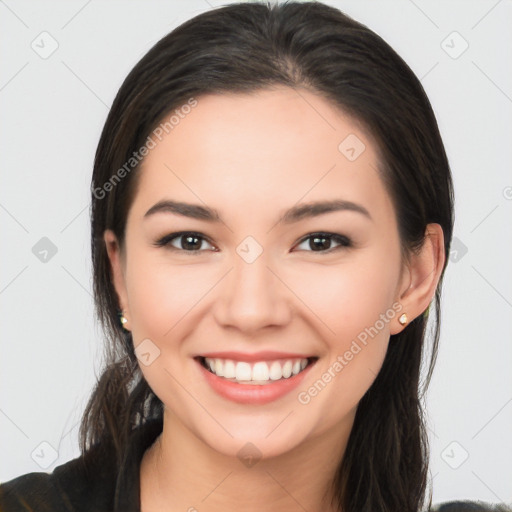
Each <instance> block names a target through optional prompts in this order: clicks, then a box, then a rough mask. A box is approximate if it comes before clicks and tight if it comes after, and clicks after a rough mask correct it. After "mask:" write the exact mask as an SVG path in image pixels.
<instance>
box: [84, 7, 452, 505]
mask: <svg viewBox="0 0 512 512" xmlns="http://www.w3.org/2000/svg"><path fill="white" fill-rule="evenodd" d="M275 85H285V86H288V87H292V88H296V89H297V90H298V89H299V88H306V89H308V90H310V91H312V92H314V93H316V94H319V95H321V96H323V97H324V98H326V99H327V100H329V101H330V102H331V103H332V104H333V105H335V106H337V107H340V108H341V109H342V110H343V111H344V112H346V113H347V114H349V115H351V116H353V117H354V118H355V119H357V120H358V121H359V122H361V123H362V124H363V125H364V127H365V128H366V129H367V130H368V131H369V132H370V133H371V134H372V136H373V138H374V139H375V141H376V143H377V145H378V149H379V152H380V155H381V162H380V167H381V172H382V176H383V179H384V182H385V184H386V187H387V190H388V192H389V194H390V196H391V198H392V200H393V203H394V207H395V211H396V215H397V222H398V227H399V234H400V239H401V245H402V249H403V251H404V252H405V253H410V251H414V250H415V249H417V248H418V247H420V246H421V244H422V243H423V240H424V234H425V228H426V226H427V224H428V223H439V224H440V225H441V227H442V229H443V232H444V237H445V251H446V252H445V255H446V261H448V255H449V251H450V242H451V237H452V229H453V189H452V180H451V174H450V168H449V164H448V160H447V157H446V153H445V150H444V147H443V143H442V140H441V136H440V134H439V129H438V126H437V122H436V119H435V116H434V113H433V111H432V108H431V105H430V102H429V100H428V98H427V96H426V94H425V92H424V90H423V88H422V86H421V84H420V82H419V80H418V79H417V77H416V76H415V75H414V73H413V72H412V71H411V69H410V68H409V67H408V66H407V64H406V63H405V62H404V61H403V60H402V59H401V58H400V57H399V56H398V55H397V54H396V53H395V51H394V50H393V49H392V48H391V47H390V46H389V45H388V44H387V43H386V42H385V41H383V40H382V39H381V38H380V37H379V36H378V35H377V34H375V33H374V32H372V31H371V30H370V29H368V28H367V27H366V26H364V25H362V24H361V23H358V22H356V21H354V20H353V19H351V18H350V17H348V16H346V15H345V14H343V13H342V12H340V11H339V10H337V9H335V8H333V7H329V6H326V5H324V4H321V3H319V2H288V3H283V4H274V5H270V4H269V5H265V4H262V3H246V2H244V3H239V4H231V5H229V6H225V7H221V8H217V9H213V10H210V11H208V12H205V13H204V14H201V15H199V16H196V17H195V18H193V19H191V20H189V21H187V22H185V23H183V24H182V25H180V26H179V27H178V28H176V29H175V30H173V31H172V32H171V33H169V34H168V35H166V36H165V37H164V38H163V39H161V40H160V41H159V42H158V43H157V44H155V46H154V47H153V48H151V50H150V51H149V52H148V53H147V54H146V55H145V56H144V57H143V58H142V59H141V60H140V62H138V63H137V65H136V66H135V67H134V68H133V70H132V71H131V72H130V73H129V75H128V76H127V78H126V79H125V81H124V82H123V84H122V86H121V88H120V90H119V92H118V94H117V96H116V98H115V100H114V102H113V105H112V108H111V110H110V113H109V115H108V118H107V120H106V123H105V126H104V128H103V131H102V134H101V138H100V140H99V144H98V148H97V152H96V156H95V162H94V171H93V176H92V205H91V227H92V240H91V249H92V262H93V272H94V296H95V302H96V311H97V315H98V318H99V320H100V321H101V323H102V325H103V327H104V331H105V334H106V337H107V341H108V342H107V343H106V344H105V358H106V361H105V368H104V370H103V372H102V374H101V376H100V378H99V379H98V383H97V386H96V387H95V389H94V391H93V393H92V396H91V398H90V401H89V403H88V405H87V407H86V410H85V412H84V415H83V419H82V424H81V427H80V443H81V449H82V452H83V453H85V452H86V451H87V450H88V449H90V447H91V446H93V445H95V444H97V443H110V444H111V445H113V446H114V448H115V451H116V453H117V457H118V461H119V462H120V461H121V460H122V458H123V455H124V454H125V452H126V449H127V442H128V441H127V440H128V436H129V434H130V432H131V431H132V429H133V428H135V427H136V426H138V425H141V424H143V423H145V422H147V421H148V420H151V419H154V418H155V419H158V418H161V417H162V412H163V406H162V402H161V401H160V400H159V399H158V397H156V396H155V394H154V393H153V392H152V390H151V389H150V387H149V386H148V384H147V383H146V381H145V380H144V378H143V377H142V374H141V371H140V369H139V366H138V363H137V359H136V356H135V354H134V350H133V344H132V338H131V334H130V333H128V332H126V331H124V330H123V329H122V327H121V325H120V323H119V303H118V297H117V295H116V292H115V289H114V287H113V285H112V281H111V273H110V272H111V271H110V264H109V260H108V257H107V253H106V248H105V243H104V241H103V233H104V231H105V230H106V229H112V230H113V231H114V233H115V234H116V236H117V237H118V240H120V242H121V244H122V243H123V240H124V230H125V224H126V218H127V213H128V209H129V208H130V205H131V202H132V199H133V197H134V193H135V191H136V184H137V176H138V169H139V165H138V164H137V163H136V162H135V163H134V162H133V161H131V160H130V159H131V158H132V157H133V154H134V152H137V150H138V149H139V148H141V147H142V146H143V145H144V144H145V143H146V142H147V138H148V136H149V135H150V134H151V133H152V131H153V130H154V129H155V127H156V126H158V124H159V123H160V121H161V120H162V119H163V118H164V116H166V115H169V114H170V113H171V112H172V111H173V110H174V109H177V108H179V107H180V106H181V105H184V104H186V103H187V102H188V101H190V99H191V98H199V97H200V96H201V95H203V94H208V93H221V92H233V93H238V92H246V93H250V92H253V91H257V90H261V89H264V88H268V87H272V86H275ZM127 162H131V164H130V166H131V167H130V166H128V167H127V166H126V164H127ZM123 166H124V169H125V172H124V173H120V172H119V170H120V169H121V168H123ZM121 175H122V176H121ZM107 183H110V186H106V184H107ZM443 275H444V269H443V273H442V275H441V281H440V282H439V286H438V289H437V291H436V294H435V298H434V301H433V302H434V304H433V307H430V308H429V309H430V319H429V326H430V332H429V334H430V336H427V335H426V334H427V333H426V326H427V315H428V311H427V312H425V314H424V315H420V316H418V317H417V318H415V319H414V320H413V321H412V322H411V323H410V324H409V325H408V326H407V327H406V328H405V329H404V330H403V331H402V332H401V333H399V334H397V335H393V336H391V339H390V342H389V348H388V351H387V355H386V357H385V361H384V363H383V366H382V369H381V371H380V373H379V374H378V376H377V378H376V379H375V381H374V382H373V384H372V386H371V387H370V389H369V390H368V391H367V393H366V394H365V395H364V397H363V398H362V400H361V401H360V403H359V406H358V409H357V414H356V418H355V422H354V425H353V429H352V432H351V434H350V438H349V442H348V446H347V449H346V453H345V455H344V458H343V460H342V461H340V463H339V468H338V471H337V473H336V478H335V482H334V493H335V496H336V499H337V505H338V506H339V508H340V509H341V508H343V511H344V512H377V511H383V512H384V511H389V512H391V511H393V512H396V511H401V512H406V511H407V512H416V511H418V510H420V509H421V507H422V506H423V504H424V501H425V495H426V484H427V468H428V444H427V435H426V427H425V423H424V418H423V408H422V398H423V394H424V391H425V389H426V387H427V386H428V383H429V381H430V378H431V375H432V370H433V367H434V363H435V358H436V354H437V345H438V340H439V322H440V291H441V282H442V276H443ZM427 341H428V342H429V343H427ZM422 360H423V361H424V362H425V363H426V368H427V371H426V373H425V379H424V381H423V382H420V375H421V366H422Z"/></svg>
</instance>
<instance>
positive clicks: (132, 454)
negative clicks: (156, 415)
mask: <svg viewBox="0 0 512 512" xmlns="http://www.w3.org/2000/svg"><path fill="white" fill-rule="evenodd" d="M162 427H163V423H162V420H161V419H160V420H152V421H149V422H147V423H146V424H144V425H143V426H141V427H138V428H137V429H135V430H134V431H133V433H132V436H131V438H130V444H129V449H128V453H127V455H126V457H125V460H124V462H123V463H122V464H121V467H120V468H118V467H116V466H117V465H116V462H115V455H114V450H113V448H112V447H110V448H108V447H105V446H95V447H94V448H92V449H91V450H90V451H89V452H88V453H87V454H86V455H85V458H84V457H77V458H76V459H73V460H70V461H69V462H66V463H65V464H62V465H61V466H57V467H56V468H55V469H54V470H53V473H51V474H48V473H42V472H39V473H28V474H26V475H22V476H19V477H17V478H14V479H13V480H9V481H8V482H5V483H3V484H1V485H0V512H140V474H139V471H140V463H141V461H142V457H143V455H144V452H145V451H146V450H147V449H148V448H149V447H150V446H151V445H152V444H153V442H154V441H155V440H156V438H157V437H158V435H159V434H160V433H161V432H162ZM84 462H85V463H84ZM438 507H439V508H438ZM486 510H494V509H492V508H487V507H486V506H485V504H484V503H476V502H450V503H444V504H442V505H438V506H437V507H434V508H433V509H431V512H434V511H439V512H444V511H446V512H448V511H450V512H451V511H453V512H469V511H486ZM496 510H510V509H509V508H500V509H496Z"/></svg>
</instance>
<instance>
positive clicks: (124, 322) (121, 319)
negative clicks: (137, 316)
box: [119, 312, 128, 327]
mask: <svg viewBox="0 0 512 512" xmlns="http://www.w3.org/2000/svg"><path fill="white" fill-rule="evenodd" d="M119 320H120V322H121V325H122V326H123V327H124V325H125V324H126V322H128V319H127V318H126V317H125V316H124V312H123V313H121V315H120V317H119Z"/></svg>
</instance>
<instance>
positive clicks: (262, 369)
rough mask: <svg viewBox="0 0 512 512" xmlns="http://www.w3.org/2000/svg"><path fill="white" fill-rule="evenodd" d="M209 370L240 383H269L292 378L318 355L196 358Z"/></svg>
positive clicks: (218, 375) (314, 360)
mask: <svg viewBox="0 0 512 512" xmlns="http://www.w3.org/2000/svg"><path fill="white" fill-rule="evenodd" d="M195 359H196V360H197V361H198V362H199V363H200V364H201V365H202V366H203V367H204V368H205V369H206V370H207V371H209V372H210V373H213V374H214V375H216V376H217V377H221V378H223V379H225V380H227V381H231V382H236V383H238V384H252V385H267V384H272V383H273V382H276V381H283V380H287V379H291V378H293V377H295V376H296V375H299V374H300V373H302V372H303V371H304V370H305V369H306V368H308V367H309V366H311V365H313V364H314V363H315V362H316V361H317V360H318V357H308V358H291V359H276V360H273V361H255V362H250V363H249V362H246V361H234V360H232V359H220V358H208V357H203V356H198V357H196V358H195Z"/></svg>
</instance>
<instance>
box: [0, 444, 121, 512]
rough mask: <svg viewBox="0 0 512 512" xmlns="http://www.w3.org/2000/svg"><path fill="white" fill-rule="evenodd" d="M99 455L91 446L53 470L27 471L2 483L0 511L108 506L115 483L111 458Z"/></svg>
mask: <svg viewBox="0 0 512 512" xmlns="http://www.w3.org/2000/svg"><path fill="white" fill-rule="evenodd" d="M98 455H99V453H98V450H93V453H91V452H89V453H88V454H87V455H86V456H85V457H84V456H80V457H77V458H76V459H73V460H70V461H68V462H66V463H65V464H62V465H60V466H57V467H56V468H55V469H54V470H53V472H52V473H44V472H35V473H28V474H25V475H21V476H19V477H17V478H14V479H12V480H9V481H8V482H4V483H2V484H1V485H0V511H1V512H29V511H30V512H35V511H37V512H50V511H51V512H61V511H62V512H82V511H85V510H87V511H88V512H93V511H100V510H101V511H102V512H103V511H105V510H109V508H111V507H110V505H111V501H112V498H113V494H114V487H115V468H114V467H113V464H114V461H113V460H111V457H109V454H107V453H104V454H103V456H102V457H100V458H98ZM98 462H101V465H99V464H98Z"/></svg>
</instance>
